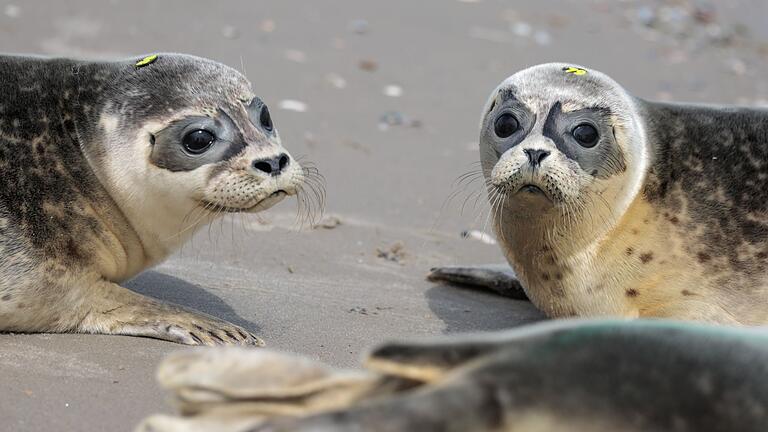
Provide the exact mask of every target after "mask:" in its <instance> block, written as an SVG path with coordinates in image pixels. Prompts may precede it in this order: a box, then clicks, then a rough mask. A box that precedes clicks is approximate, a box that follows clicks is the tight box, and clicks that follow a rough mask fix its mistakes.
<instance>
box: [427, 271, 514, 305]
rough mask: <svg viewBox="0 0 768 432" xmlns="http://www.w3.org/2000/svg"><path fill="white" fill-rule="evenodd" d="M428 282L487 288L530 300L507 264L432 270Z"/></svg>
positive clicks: (500, 293) (505, 295) (498, 292)
mask: <svg viewBox="0 0 768 432" xmlns="http://www.w3.org/2000/svg"><path fill="white" fill-rule="evenodd" d="M427 280H430V281H432V282H447V283H450V284H454V285H462V286H471V287H476V288H485V289H488V290H490V291H492V292H494V293H496V294H499V295H502V296H504V297H509V298H512V299H515V300H528V296H527V295H526V294H525V291H524V290H523V286H522V285H521V284H520V281H519V280H518V279H517V275H515V272H514V271H513V270H512V268H510V267H509V266H508V265H506V264H487V265H479V266H466V267H465V266H448V267H435V268H433V269H431V270H430V272H429V274H428V275H427Z"/></svg>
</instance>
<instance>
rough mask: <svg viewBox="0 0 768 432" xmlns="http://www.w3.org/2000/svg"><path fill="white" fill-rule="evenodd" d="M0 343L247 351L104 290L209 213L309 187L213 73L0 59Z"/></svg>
mask: <svg viewBox="0 0 768 432" xmlns="http://www.w3.org/2000/svg"><path fill="white" fill-rule="evenodd" d="M0 76H2V77H3V79H2V80H0V95H1V96H0V173H2V175H0V331H5V332H78V333H101V334H121V335H134V336H146V337H152V338H159V339H165V340H169V341H174V342H179V343H183V344H193V345H196V344H201V345H211V344H244V345H261V344H262V342H261V340H260V339H259V338H258V337H256V336H255V335H253V334H251V333H250V332H249V331H248V330H246V329H243V328H240V327H238V326H236V325H233V324H230V323H228V322H225V321H223V320H220V319H217V318H214V317H212V316H209V315H206V314H203V313H199V312H194V311H190V310H186V309H184V308H182V307H179V306H176V305H172V304H168V303H164V302H161V301H158V300H155V299H152V298H149V297H145V296H143V295H140V294H138V293H135V292H133V291H130V290H128V289H126V288H123V287H121V286H119V285H118V282H120V281H124V280H126V279H129V278H131V277H133V276H134V275H136V274H138V273H139V272H141V271H142V270H144V269H146V268H148V267H150V266H153V265H155V264H157V263H159V262H161V261H162V260H163V259H164V258H166V257H167V256H168V255H169V254H171V253H172V252H174V251H175V250H177V249H178V248H179V247H180V245H181V244H182V243H184V241H186V240H187V239H188V238H189V237H190V236H191V235H192V234H193V233H194V232H195V231H196V230H197V229H198V228H200V227H201V226H204V225H206V224H208V223H210V222H211V221H212V220H214V218H216V217H217V216H219V215H221V214H222V213H224V212H249V213H255V212H258V211H261V210H264V209H267V208H269V207H271V206H273V205H275V204H276V203H277V202H279V201H280V200H282V199H283V198H284V197H285V196H288V195H297V194H300V192H302V190H303V188H304V187H305V186H306V185H308V184H316V183H313V181H312V179H313V178H315V179H316V177H317V173H316V172H314V171H313V170H312V169H309V168H307V167H302V166H300V165H299V163H297V162H296V161H295V160H294V159H293V158H292V157H291V156H290V154H289V153H288V152H287V151H286V150H285V149H284V148H283V147H282V145H281V141H280V138H279V136H278V134H277V130H276V129H275V127H274V125H273V124H272V120H271V117H270V114H269V110H268V109H267V107H266V105H265V104H264V103H263V102H262V101H261V100H260V99H259V98H258V97H256V95H255V94H254V91H253V90H252V88H251V84H250V83H249V82H248V80H247V79H246V78H245V77H244V76H242V75H241V74H240V73H238V72H237V71H235V70H234V69H232V68H229V67H227V66H224V65H222V64H220V63H217V62H215V61H212V60H208V59H203V58H199V57H193V56H189V55H182V54H154V55H150V56H146V57H138V58H133V59H126V60H121V61H114V62H99V61H83V60H73V59H66V58H42V57H34V56H0Z"/></svg>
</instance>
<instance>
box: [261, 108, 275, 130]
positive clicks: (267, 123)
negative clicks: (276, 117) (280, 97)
mask: <svg viewBox="0 0 768 432" xmlns="http://www.w3.org/2000/svg"><path fill="white" fill-rule="evenodd" d="M259 122H261V127H263V128H264V129H265V130H267V131H268V132H272V127H273V126H272V116H270V115H269V110H268V109H267V106H266V105H264V106H263V107H261V114H259Z"/></svg>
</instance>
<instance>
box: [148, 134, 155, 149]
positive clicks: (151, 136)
mask: <svg viewBox="0 0 768 432" xmlns="http://www.w3.org/2000/svg"><path fill="white" fill-rule="evenodd" d="M149 143H150V144H151V145H153V146H154V145H155V135H154V134H149Z"/></svg>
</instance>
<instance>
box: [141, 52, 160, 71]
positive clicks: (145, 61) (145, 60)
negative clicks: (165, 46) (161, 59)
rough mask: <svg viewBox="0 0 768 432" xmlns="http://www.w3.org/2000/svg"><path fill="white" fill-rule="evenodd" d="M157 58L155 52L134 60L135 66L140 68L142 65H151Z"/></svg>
mask: <svg viewBox="0 0 768 432" xmlns="http://www.w3.org/2000/svg"><path fill="white" fill-rule="evenodd" d="M156 60H157V54H152V55H150V56H146V57H144V58H143V59H141V60H139V61H137V62H136V68H142V67H144V66H148V65H151V64H152V63H154V62H155V61H156Z"/></svg>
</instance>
